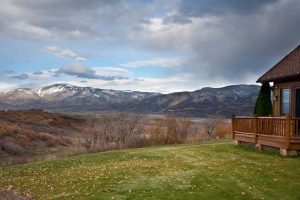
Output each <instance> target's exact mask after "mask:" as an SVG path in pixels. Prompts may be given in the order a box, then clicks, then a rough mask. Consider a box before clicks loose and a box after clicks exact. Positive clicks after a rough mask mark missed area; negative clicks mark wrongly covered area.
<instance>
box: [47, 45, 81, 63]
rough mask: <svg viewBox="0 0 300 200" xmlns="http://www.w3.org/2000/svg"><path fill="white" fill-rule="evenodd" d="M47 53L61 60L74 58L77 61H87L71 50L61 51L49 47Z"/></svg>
mask: <svg viewBox="0 0 300 200" xmlns="http://www.w3.org/2000/svg"><path fill="white" fill-rule="evenodd" d="M44 50H45V51H46V52H47V53H50V54H52V55H55V56H57V57H59V58H73V59H75V60H76V61H86V58H84V57H83V56H81V55H79V54H78V53H76V52H74V51H72V50H70V49H61V48H58V47H54V46H49V47H46V48H45V49H44Z"/></svg>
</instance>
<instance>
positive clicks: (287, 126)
mask: <svg viewBox="0 0 300 200" xmlns="http://www.w3.org/2000/svg"><path fill="white" fill-rule="evenodd" d="M232 130H233V132H238V133H253V134H261V135H274V136H283V137H287V136H291V137H292V136H300V118H291V117H290V116H287V117H256V116H252V117H245V116H233V118H232Z"/></svg>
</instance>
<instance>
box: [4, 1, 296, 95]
mask: <svg viewBox="0 0 300 200" xmlns="http://www.w3.org/2000/svg"><path fill="white" fill-rule="evenodd" d="M299 44H300V1H299V0H251V1H247V0H127V1H126V0H124V1H122V0H89V1H86V0H0V91H8V90H10V89H14V88H39V87H43V86H47V85H51V84H55V83H68V84H73V85H78V86H83V87H95V88H104V89H117V90H138V91H149V92H161V93H171V92H177V91H193V90H197V89H200V88H203V87H221V86H226V85H231V84H256V80H257V79H258V78H259V76H260V75H262V74H263V73H265V72H266V71H267V70H268V69H269V68H271V67H272V66H274V64H276V63H277V62H278V61H279V60H280V59H281V58H283V57H284V56H285V55H286V54H287V53H289V52H290V51H292V50H293V49H294V48H296V47H297V46H298V45H299Z"/></svg>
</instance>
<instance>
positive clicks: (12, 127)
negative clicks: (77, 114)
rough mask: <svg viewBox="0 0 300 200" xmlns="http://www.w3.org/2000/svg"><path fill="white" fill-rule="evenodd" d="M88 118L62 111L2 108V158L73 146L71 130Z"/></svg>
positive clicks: (0, 153)
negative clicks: (76, 116)
mask: <svg viewBox="0 0 300 200" xmlns="http://www.w3.org/2000/svg"><path fill="white" fill-rule="evenodd" d="M83 122H84V120H80V119H75V118H71V117H67V116H64V115H60V114H53V113H47V112H43V111H41V110H28V111H0V157H7V156H22V155H33V154H39V153H40V152H42V151H44V150H45V149H46V148H48V147H57V146H68V145H72V143H73V142H72V137H70V136H68V134H69V135H70V133H73V132H76V131H78V130H79V129H78V127H79V126H80V124H83Z"/></svg>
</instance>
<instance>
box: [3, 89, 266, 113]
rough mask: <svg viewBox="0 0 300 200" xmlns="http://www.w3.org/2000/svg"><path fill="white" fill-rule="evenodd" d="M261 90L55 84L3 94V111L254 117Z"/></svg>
mask: <svg viewBox="0 0 300 200" xmlns="http://www.w3.org/2000/svg"><path fill="white" fill-rule="evenodd" d="M259 89H260V87H259V86H257V85H232V86H227V87H223V88H208V87H206V88H202V89H200V90H196V91H193V92H177V93H170V94H160V93H150V92H138V91H118V90H107V89H97V88H91V87H78V86H74V85H69V84H54V85H50V86H46V87H42V88H39V89H28V88H20V89H15V90H11V91H9V92H6V93H0V109H1V110H6V109H44V110H48V111H53V112H67V111H73V112H82V111H130V112H139V113H144V114H165V113H175V114H176V115H178V116H186V117H209V116H225V117H229V116H231V115H232V114H236V115H249V114H252V112H253V109H254V104H255V101H256V98H257V95H258V92H259Z"/></svg>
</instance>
